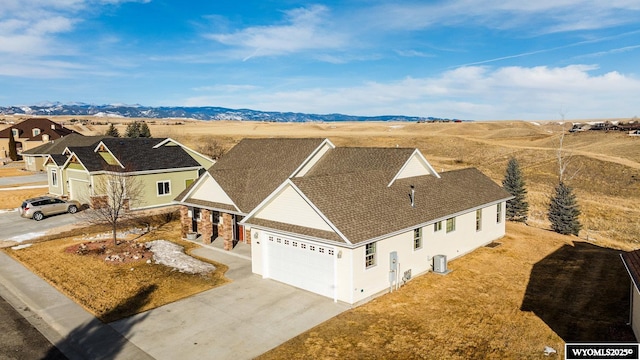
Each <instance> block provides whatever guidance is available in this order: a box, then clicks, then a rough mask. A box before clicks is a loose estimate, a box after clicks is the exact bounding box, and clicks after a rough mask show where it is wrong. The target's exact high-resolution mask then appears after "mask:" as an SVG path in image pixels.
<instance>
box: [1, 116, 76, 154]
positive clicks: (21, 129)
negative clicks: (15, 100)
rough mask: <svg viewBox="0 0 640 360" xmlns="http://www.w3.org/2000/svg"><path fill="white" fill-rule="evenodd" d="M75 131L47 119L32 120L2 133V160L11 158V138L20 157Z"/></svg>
mask: <svg viewBox="0 0 640 360" xmlns="http://www.w3.org/2000/svg"><path fill="white" fill-rule="evenodd" d="M73 133H75V131H73V130H71V129H67V128H66V127H64V126H62V125H60V124H58V123H56V122H54V121H51V120H49V119H45V118H30V119H26V120H23V121H21V122H19V123H17V124H15V125H12V126H10V127H8V128H6V129H3V130H2V131H0V158H5V157H7V156H9V136H13V138H14V139H15V141H16V150H17V152H18V155H20V154H21V153H22V152H23V151H26V150H29V149H33V148H35V147H37V146H40V145H43V144H47V143H49V142H50V141H52V140H56V139H60V138H62V137H65V136H67V135H70V134H73Z"/></svg>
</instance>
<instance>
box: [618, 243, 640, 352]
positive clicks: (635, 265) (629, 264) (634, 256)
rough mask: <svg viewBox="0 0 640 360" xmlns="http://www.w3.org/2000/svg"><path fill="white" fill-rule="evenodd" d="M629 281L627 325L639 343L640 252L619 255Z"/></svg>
mask: <svg viewBox="0 0 640 360" xmlns="http://www.w3.org/2000/svg"><path fill="white" fill-rule="evenodd" d="M620 258H622V263H623V264H624V267H625V268H626V269H627V273H628V274H629V278H630V279H631V289H630V291H629V293H630V295H629V324H630V325H631V329H633V334H634V335H635V337H636V340H638V341H640V250H635V251H630V252H627V253H622V254H620Z"/></svg>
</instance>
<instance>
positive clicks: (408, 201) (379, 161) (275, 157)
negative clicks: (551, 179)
mask: <svg viewBox="0 0 640 360" xmlns="http://www.w3.org/2000/svg"><path fill="white" fill-rule="evenodd" d="M305 142H308V143H305ZM302 144H306V146H303V145H302ZM297 147H299V148H298V150H295V149H296V148H297ZM227 155H231V156H230V157H229V158H228V157H227ZM219 164H225V165H226V166H221V165H219ZM233 179H236V181H233ZM510 198H511V196H510V195H509V194H508V193H507V192H506V191H504V190H503V189H502V188H501V187H500V186H498V185H497V184H496V183H494V182H493V181H492V180H491V179H489V178H488V177H487V176H485V175H483V174H482V173H481V172H480V171H478V170H476V169H473V168H471V169H463V170H455V171H449V172H442V173H438V172H436V171H435V170H434V168H433V167H432V166H431V165H430V164H429V162H428V161H427V160H426V159H425V157H424V156H423V155H422V153H421V152H420V151H419V150H418V149H407V148H336V147H335V146H334V145H333V144H332V143H331V142H330V141H329V140H327V139H259V140H243V141H241V142H240V143H239V144H238V145H236V147H234V148H233V149H232V150H231V151H230V152H229V153H228V154H225V155H224V156H223V157H222V158H220V160H219V162H218V163H216V164H215V165H214V166H212V167H211V168H210V169H209V171H208V172H207V174H205V175H204V176H202V177H201V178H200V179H199V180H198V181H197V182H196V183H194V185H193V186H192V187H190V188H189V189H187V190H186V191H185V192H184V193H182V194H180V196H178V198H177V199H176V200H177V202H178V203H180V204H182V205H183V207H182V221H183V224H182V226H183V235H186V233H187V232H191V231H197V232H199V233H200V234H201V235H202V238H203V241H204V242H209V241H211V240H212V239H213V240H215V241H224V242H225V244H229V245H228V246H226V248H227V249H229V248H231V247H232V246H233V244H234V243H235V242H239V241H242V242H245V243H248V244H251V259H252V270H253V272H254V273H255V274H258V275H261V276H262V277H264V278H271V279H274V280H277V281H281V282H284V283H287V284H290V285H293V286H296V287H299V288H302V289H305V290H308V291H311V292H314V293H317V294H321V295H324V296H326V297H329V298H332V299H334V300H335V301H341V302H345V303H349V304H356V303H361V302H363V301H367V300H369V299H371V298H372V297H374V296H376V295H378V294H380V293H383V292H386V291H389V290H390V289H393V288H394V287H396V286H399V285H400V284H402V283H404V282H406V281H408V280H409V279H411V278H412V276H416V275H419V274H422V273H425V272H427V271H436V272H441V273H446V272H447V266H446V262H447V260H450V259H454V258H457V257H459V256H462V255H464V254H466V253H468V252H470V251H473V250H474V249H476V248H478V247H480V246H483V245H486V244H488V243H491V242H492V241H494V240H496V239H499V238H501V237H503V236H504V234H505V207H506V201H507V200H508V199H510ZM247 199H250V200H251V201H249V202H245V201H246V200H247ZM239 204H242V205H241V206H240V205H239ZM225 214H228V215H227V216H226V217H225ZM221 219H222V220H221ZM229 227H231V228H234V229H238V230H236V232H239V233H237V234H236V233H235V232H230V231H229ZM212 228H213V229H214V230H213V231H212V230H211V229H212ZM215 229H217V230H215Z"/></svg>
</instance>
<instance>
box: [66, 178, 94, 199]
mask: <svg viewBox="0 0 640 360" xmlns="http://www.w3.org/2000/svg"><path fill="white" fill-rule="evenodd" d="M89 195H90V194H89V182H88V181H82V180H76V179H69V198H71V199H73V200H78V201H79V202H80V203H81V204H88V203H89Z"/></svg>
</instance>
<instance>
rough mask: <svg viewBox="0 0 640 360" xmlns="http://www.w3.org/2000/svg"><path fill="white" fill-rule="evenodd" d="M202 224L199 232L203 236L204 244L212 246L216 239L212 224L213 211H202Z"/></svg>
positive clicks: (199, 226) (199, 225)
mask: <svg viewBox="0 0 640 360" xmlns="http://www.w3.org/2000/svg"><path fill="white" fill-rule="evenodd" d="M200 215H201V216H200V219H201V220H200V223H199V224H198V232H199V233H200V234H201V235H202V242H203V243H204V244H211V242H213V240H214V239H212V236H213V224H212V223H211V210H207V209H202V210H200Z"/></svg>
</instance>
